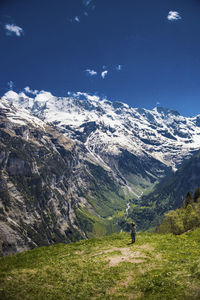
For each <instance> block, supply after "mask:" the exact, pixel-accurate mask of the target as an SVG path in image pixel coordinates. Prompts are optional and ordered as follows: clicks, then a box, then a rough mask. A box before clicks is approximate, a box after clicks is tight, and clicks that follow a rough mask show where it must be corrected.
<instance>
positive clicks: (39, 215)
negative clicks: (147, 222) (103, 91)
mask: <svg viewBox="0 0 200 300" xmlns="http://www.w3.org/2000/svg"><path fill="white" fill-rule="evenodd" d="M0 124H1V125H0V251H1V252H2V253H3V254H8V253H9V254H10V253H15V252H17V251H22V250H25V249H30V248H33V247H35V246H41V245H49V244H52V243H57V242H64V241H66V242H70V241H75V240H78V239H81V238H86V237H88V236H95V235H100V234H105V233H107V232H109V230H110V229H109V222H108V221H107V220H106V219H105V218H106V217H108V216H110V215H112V214H113V213H114V211H115V210H117V209H118V210H120V209H122V208H125V205H126V199H125V196H124V192H123V185H122V184H121V185H120V180H118V181H117V180H116V179H115V178H114V177H113V176H112V173H111V172H109V170H106V169H104V168H103V167H102V166H100V165H96V164H95V161H94V159H93V158H92V156H91V155H90V154H89V153H88V151H87V150H86V149H85V148H84V147H83V146H80V145H79V144H77V143H75V142H74V141H72V140H71V139H69V138H67V137H65V136H64V135H62V134H61V133H59V132H58V131H57V130H56V129H55V128H53V127H52V126H49V125H48V124H46V123H44V122H43V121H41V120H39V119H38V118H36V117H33V116H32V115H30V114H29V113H28V112H27V111H25V110H23V109H21V110H19V109H18V110H17V109H16V108H15V107H13V106H12V105H9V104H8V103H4V102H3V101H1V103H0Z"/></svg>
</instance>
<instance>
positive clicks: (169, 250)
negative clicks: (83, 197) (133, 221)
mask: <svg viewBox="0 0 200 300" xmlns="http://www.w3.org/2000/svg"><path fill="white" fill-rule="evenodd" d="M129 243H130V237H129V235H128V234H126V233H120V234H118V235H117V234H114V235H112V236H109V237H103V238H98V239H91V240H87V241H86V240H85V241H81V242H76V243H73V244H66V245H65V244H57V245H53V246H49V247H41V248H36V249H34V250H31V251H27V252H24V253H20V254H18V255H15V256H10V257H3V258H1V259H0V299H9V300H11V299H29V300H31V299H154V300H155V299H200V256H199V253H200V229H196V230H195V231H190V232H188V233H185V234H183V235H179V236H174V235H172V234H153V233H141V234H140V233H139V234H138V235H137V240H136V244H133V245H131V244H129Z"/></svg>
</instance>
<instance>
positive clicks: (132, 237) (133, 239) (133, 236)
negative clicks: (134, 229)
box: [131, 234, 135, 244]
mask: <svg viewBox="0 0 200 300" xmlns="http://www.w3.org/2000/svg"><path fill="white" fill-rule="evenodd" d="M131 239H132V244H133V243H135V234H131Z"/></svg>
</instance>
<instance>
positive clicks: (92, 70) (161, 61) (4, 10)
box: [0, 0, 200, 116]
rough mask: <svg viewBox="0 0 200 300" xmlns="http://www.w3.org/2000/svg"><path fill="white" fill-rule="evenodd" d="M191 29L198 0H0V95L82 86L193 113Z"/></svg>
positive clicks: (198, 17) (197, 106)
mask: <svg viewBox="0 0 200 300" xmlns="http://www.w3.org/2000/svg"><path fill="white" fill-rule="evenodd" d="M199 33H200V0H165V1H163V0H57V1H54V0H42V1H39V0H34V1H33V0H20V1H17V0H1V2H0V45H1V50H0V55H1V56H0V70H1V72H0V94H1V95H3V94H4V93H5V92H6V91H7V90H8V89H9V87H8V85H10V86H12V85H13V89H14V90H15V91H17V92H18V91H22V90H23V89H24V88H25V87H27V86H28V87H30V89H33V90H35V89H36V90H45V91H50V92H51V93H52V94H54V95H56V96H66V95H67V92H87V93H90V94H98V95H99V96H102V97H107V98H108V99H109V100H116V101H123V102H125V103H128V104H129V105H130V106H132V107H144V108H150V109H151V108H153V107H155V106H156V104H158V103H160V104H159V105H161V106H164V107H169V108H173V109H177V110H178V111H179V112H180V113H182V114H183V115H186V116H188V115H197V114H199V113H200V34H199ZM8 83H9V84H8Z"/></svg>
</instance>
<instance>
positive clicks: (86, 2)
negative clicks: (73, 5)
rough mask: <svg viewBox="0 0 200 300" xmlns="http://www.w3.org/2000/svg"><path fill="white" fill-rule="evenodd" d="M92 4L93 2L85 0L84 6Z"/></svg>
mask: <svg viewBox="0 0 200 300" xmlns="http://www.w3.org/2000/svg"><path fill="white" fill-rule="evenodd" d="M91 2H92V0H83V5H85V6H88V5H90V3H91Z"/></svg>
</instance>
